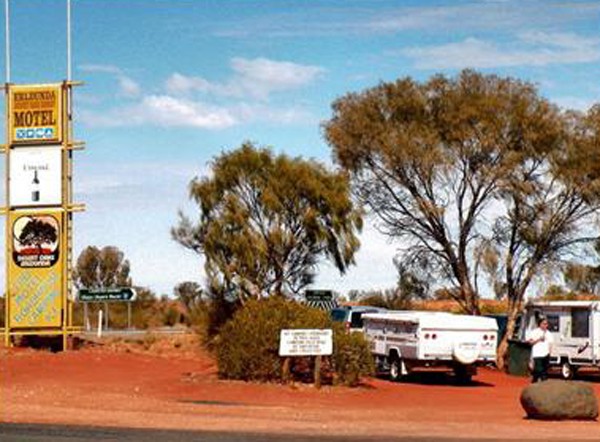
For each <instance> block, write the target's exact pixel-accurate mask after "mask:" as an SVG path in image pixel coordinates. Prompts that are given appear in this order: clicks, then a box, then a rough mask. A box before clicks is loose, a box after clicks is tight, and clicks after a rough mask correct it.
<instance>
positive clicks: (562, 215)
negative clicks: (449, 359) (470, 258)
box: [490, 107, 600, 365]
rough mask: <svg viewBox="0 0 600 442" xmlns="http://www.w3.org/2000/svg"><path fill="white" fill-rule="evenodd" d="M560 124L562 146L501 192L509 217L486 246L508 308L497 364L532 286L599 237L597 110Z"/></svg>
mask: <svg viewBox="0 0 600 442" xmlns="http://www.w3.org/2000/svg"><path fill="white" fill-rule="evenodd" d="M561 117H562V118H561V120H560V121H558V122H557V126H556V127H557V129H558V130H560V132H561V136H560V141H559V142H558V143H557V144H556V145H553V146H551V145H549V146H548V148H547V149H546V150H544V151H541V152H537V154H536V155H534V156H531V157H530V158H529V159H528V161H524V162H522V163H520V164H519V165H518V166H517V167H515V169H514V170H513V172H512V173H511V175H510V177H509V179H507V180H506V184H505V186H504V188H503V191H502V192H501V198H502V201H503V202H504V204H505V208H506V211H505V212H504V213H503V214H502V215H500V216H498V218H497V219H496V222H495V225H494V235H493V237H492V241H491V243H490V244H491V247H492V249H493V251H494V253H495V254H496V255H497V256H498V257H500V259H499V260H497V266H496V268H495V272H494V273H493V274H495V275H496V277H499V279H500V280H501V281H502V283H503V284H502V285H503V289H504V294H505V296H506V299H507V301H508V323H507V332H506V336H505V339H504V340H503V341H502V342H501V344H500V347H499V350H498V355H499V364H500V365H502V364H503V362H504V356H505V355H506V350H507V345H508V343H507V340H508V338H509V337H510V336H512V334H513V331H514V326H515V320H516V317H517V315H518V314H519V312H520V311H521V309H522V306H523V305H522V304H523V300H524V298H525V294H526V291H527V289H528V287H529V286H530V284H531V282H532V281H533V280H534V279H535V278H536V277H537V276H539V275H540V274H541V273H542V272H543V271H544V270H548V269H554V268H556V267H557V264H561V263H563V262H564V261H565V259H566V258H568V257H572V256H573V254H575V253H581V252H589V251H590V249H592V248H593V246H594V245H595V244H596V240H597V237H598V233H597V228H598V212H599V209H600V199H599V197H600V107H595V108H592V109H591V110H590V111H589V112H588V113H587V114H583V115H582V114H577V113H570V112H568V113H564V114H562V115H561ZM567 268H569V265H568V264H567Z"/></svg>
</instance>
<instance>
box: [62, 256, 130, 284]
mask: <svg viewBox="0 0 600 442" xmlns="http://www.w3.org/2000/svg"><path fill="white" fill-rule="evenodd" d="M130 270H131V266H130V264H129V260H128V259H125V254H124V253H123V252H122V251H121V250H119V248H118V247H115V246H106V247H103V248H101V249H100V248H98V247H95V246H88V247H86V248H85V249H83V251H82V252H81V253H80V254H79V257H78V258H77V263H76V264H75V269H74V276H73V279H74V283H75V285H76V286H77V287H79V288H88V289H98V288H114V287H131V277H130V276H129V272H130Z"/></svg>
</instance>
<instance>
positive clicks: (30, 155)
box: [9, 147, 62, 207]
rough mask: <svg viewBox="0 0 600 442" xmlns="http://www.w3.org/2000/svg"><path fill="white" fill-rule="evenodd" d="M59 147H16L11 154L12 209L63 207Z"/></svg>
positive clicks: (10, 183)
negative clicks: (61, 205)
mask: <svg viewBox="0 0 600 442" xmlns="http://www.w3.org/2000/svg"><path fill="white" fill-rule="evenodd" d="M61 158H62V157H61V148H60V147H19V148H15V149H11V151H10V182H9V199H10V201H9V204H10V206H12V207H32V206H58V205H60V204H62V192H61V185H62V180H61V175H62V161H61Z"/></svg>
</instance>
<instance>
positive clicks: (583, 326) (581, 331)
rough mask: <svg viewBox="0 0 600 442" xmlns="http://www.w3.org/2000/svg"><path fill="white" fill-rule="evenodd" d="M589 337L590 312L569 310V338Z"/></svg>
mask: <svg viewBox="0 0 600 442" xmlns="http://www.w3.org/2000/svg"><path fill="white" fill-rule="evenodd" d="M589 336H590V311H589V310H588V309H587V308H577V309H573V310H571V337H572V338H588V337H589Z"/></svg>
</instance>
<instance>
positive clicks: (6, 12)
mask: <svg viewBox="0 0 600 442" xmlns="http://www.w3.org/2000/svg"><path fill="white" fill-rule="evenodd" d="M8 2H9V0H4V37H5V42H4V43H5V46H4V50H5V51H6V83H10V6H9V4H8Z"/></svg>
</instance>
